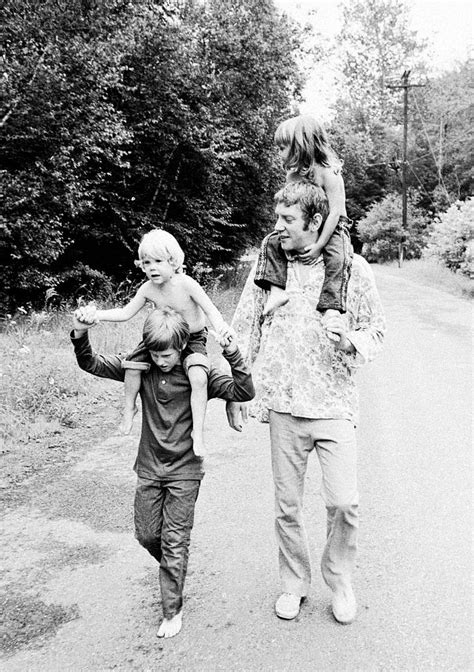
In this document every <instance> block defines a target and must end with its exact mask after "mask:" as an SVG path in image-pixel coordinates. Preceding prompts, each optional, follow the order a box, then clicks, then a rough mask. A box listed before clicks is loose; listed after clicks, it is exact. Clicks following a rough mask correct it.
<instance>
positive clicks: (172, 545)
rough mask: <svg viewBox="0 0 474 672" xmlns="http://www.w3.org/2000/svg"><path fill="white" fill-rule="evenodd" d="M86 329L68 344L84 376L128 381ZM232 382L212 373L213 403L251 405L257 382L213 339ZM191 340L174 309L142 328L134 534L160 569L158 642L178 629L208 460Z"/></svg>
mask: <svg viewBox="0 0 474 672" xmlns="http://www.w3.org/2000/svg"><path fill="white" fill-rule="evenodd" d="M91 326H93V324H86V323H85V322H83V321H79V319H78V318H77V317H76V316H73V332H72V334H71V340H72V343H73V345H74V350H75V354H76V358H77V362H78V364H79V366H80V368H81V369H83V370H84V371H87V372H88V373H91V374H93V375H95V376H99V377H101V378H111V379H112V380H119V381H122V382H123V380H124V375H125V369H124V368H123V366H122V358H121V357H120V356H118V355H112V356H103V355H98V354H96V353H95V352H93V350H92V348H91V345H90V342H89V337H88V329H90V327H91ZM215 337H216V340H218V342H219V343H220V344H221V346H223V347H224V351H223V354H224V357H225V358H226V359H227V361H228V362H229V364H230V367H231V373H232V376H229V375H226V374H223V373H220V372H219V371H218V370H217V369H215V368H213V367H211V368H210V370H209V376H208V388H207V392H208V396H209V398H216V397H219V398H220V399H226V400H228V401H238V402H243V401H248V400H250V399H252V398H253V396H254V388H253V383H252V378H251V376H250V373H249V370H248V368H247V367H246V366H245V365H244V363H243V360H242V357H241V355H240V352H239V349H238V348H237V345H236V344H235V340H234V339H233V340H232V341H231V342H230V343H228V339H226V338H222V337H220V336H219V335H216V336H215ZM188 340H189V326H188V324H187V322H186V320H185V319H184V318H183V317H182V316H181V315H180V314H179V313H177V312H176V311H175V310H172V309H171V308H169V307H164V308H158V309H155V310H153V311H152V312H151V313H150V314H149V315H148V317H147V318H146V320H145V323H144V326H143V343H144V346H145V348H146V349H147V350H148V353H149V355H150V360H151V363H150V364H149V366H148V370H147V371H144V372H143V375H142V377H141V385H140V397H141V401H142V430H141V437H140V443H139V446H138V454H137V458H136V461H135V465H134V470H135V471H136V473H137V477H138V480H137V488H136V493H135V535H136V537H137V540H138V542H139V543H140V544H141V545H142V546H144V548H146V549H147V551H148V552H149V553H150V554H151V555H152V556H153V557H154V558H155V559H156V560H157V561H158V562H159V564H160V570H159V576H160V587H161V596H162V604H163V615H164V619H163V622H162V624H161V626H160V628H159V630H158V636H159V637H174V636H175V635H177V634H178V633H179V631H180V630H181V625H182V608H183V588H184V581H185V577H186V569H187V563H188V554H189V543H190V535H191V529H192V527H193V522H194V506H195V503H196V499H197V496H198V493H199V487H200V484H201V480H202V478H203V476H204V471H203V467H202V463H203V460H202V458H201V457H198V456H196V455H195V454H194V451H193V439H192V435H191V434H192V428H193V422H192V412H191V403H190V395H191V385H190V382H189V378H188V376H187V375H186V373H185V372H184V369H183V366H182V361H181V354H182V351H183V350H184V349H185V348H186V345H187V343H188Z"/></svg>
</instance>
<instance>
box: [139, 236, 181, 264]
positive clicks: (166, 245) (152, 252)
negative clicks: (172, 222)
mask: <svg viewBox="0 0 474 672" xmlns="http://www.w3.org/2000/svg"><path fill="white" fill-rule="evenodd" d="M138 257H139V261H138V262H137V265H138V266H140V267H141V266H142V261H143V259H144V258H145V257H150V258H151V259H160V260H165V261H168V262H169V263H170V264H171V266H172V267H173V268H174V269H175V271H176V272H177V273H181V272H182V270H183V262H184V252H183V250H182V249H181V246H180V244H179V243H178V241H177V240H176V238H175V237H174V236H172V235H171V233H168V231H164V230H163V229H153V230H152V231H149V232H148V233H145V235H144V236H143V238H142V239H141V242H140V246H139V248H138Z"/></svg>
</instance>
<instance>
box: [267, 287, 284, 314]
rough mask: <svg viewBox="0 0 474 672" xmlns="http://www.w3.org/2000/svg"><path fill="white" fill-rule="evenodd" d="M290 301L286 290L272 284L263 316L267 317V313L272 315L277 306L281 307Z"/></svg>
mask: <svg viewBox="0 0 474 672" xmlns="http://www.w3.org/2000/svg"><path fill="white" fill-rule="evenodd" d="M288 301H289V296H288V294H287V293H286V292H285V290H284V289H281V287H276V286H275V285H272V288H271V289H270V296H269V297H268V300H267V302H266V304H265V308H264V309H263V316H264V317H265V316H266V315H270V314H271V313H273V312H274V311H275V310H276V309H277V308H281V307H282V306H284V305H285V303H288Z"/></svg>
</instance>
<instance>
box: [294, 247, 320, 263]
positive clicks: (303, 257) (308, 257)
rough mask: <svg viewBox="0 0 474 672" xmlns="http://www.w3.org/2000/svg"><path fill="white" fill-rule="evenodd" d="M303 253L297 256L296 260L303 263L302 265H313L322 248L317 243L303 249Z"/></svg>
mask: <svg viewBox="0 0 474 672" xmlns="http://www.w3.org/2000/svg"><path fill="white" fill-rule="evenodd" d="M304 250H305V251H304V252H302V253H300V254H299V255H298V259H299V260H300V261H302V262H303V264H315V263H316V262H317V261H318V259H319V255H320V254H321V252H322V247H321V246H320V245H318V243H313V244H312V245H308V246H307V247H305V248H304Z"/></svg>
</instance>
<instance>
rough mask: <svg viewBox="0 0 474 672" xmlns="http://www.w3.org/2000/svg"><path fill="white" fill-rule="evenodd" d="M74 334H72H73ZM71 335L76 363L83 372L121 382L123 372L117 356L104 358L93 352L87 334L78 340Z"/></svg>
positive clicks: (120, 361) (120, 360) (119, 358)
mask: <svg viewBox="0 0 474 672" xmlns="http://www.w3.org/2000/svg"><path fill="white" fill-rule="evenodd" d="M73 333H74V332H73ZM73 333H72V334H71V341H72V344H73V346H74V352H75V355H76V359H77V363H78V364H79V367H80V368H81V369H82V370H83V371H87V373H91V374H92V375H93V376H98V377H99V378H111V379H112V380H119V381H122V382H123V379H124V375H125V372H124V370H123V368H122V358H121V357H119V356H118V355H111V356H107V357H106V356H104V355H98V354H97V353H95V352H93V350H92V348H91V344H90V341H89V336H88V333H87V332H86V333H84V334H83V335H82V336H79V338H74V336H73Z"/></svg>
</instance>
